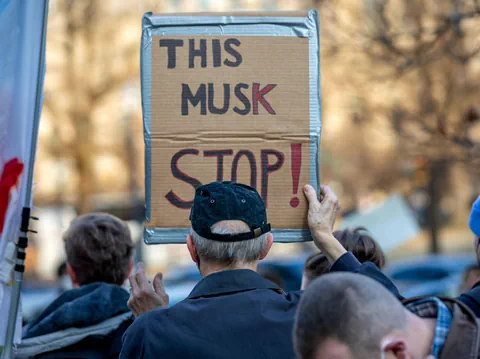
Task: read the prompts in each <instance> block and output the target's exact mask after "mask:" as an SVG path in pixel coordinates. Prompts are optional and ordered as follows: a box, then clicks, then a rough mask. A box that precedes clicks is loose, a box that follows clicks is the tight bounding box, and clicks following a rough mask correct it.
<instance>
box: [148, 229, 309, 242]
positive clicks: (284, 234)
mask: <svg viewBox="0 0 480 359" xmlns="http://www.w3.org/2000/svg"><path fill="white" fill-rule="evenodd" d="M189 234H190V229H187V228H145V230H144V233H143V235H144V240H145V244H175V243H185V240H186V238H187V236H188V235H189ZM272 234H273V238H274V239H275V242H280V243H291V242H306V241H311V240H312V237H311V236H310V231H308V230H307V229H273V230H272Z"/></svg>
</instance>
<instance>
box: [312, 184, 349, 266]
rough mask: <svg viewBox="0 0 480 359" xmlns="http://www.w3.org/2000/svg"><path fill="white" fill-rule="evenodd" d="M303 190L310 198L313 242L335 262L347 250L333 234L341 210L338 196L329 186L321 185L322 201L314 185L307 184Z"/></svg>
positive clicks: (330, 260) (331, 261)
mask: <svg viewBox="0 0 480 359" xmlns="http://www.w3.org/2000/svg"><path fill="white" fill-rule="evenodd" d="M303 191H304V193H305V197H306V198H307V200H308V227H309V228H310V233H311V235H312V238H313V242H314V243H315V245H316V246H317V247H318V249H320V250H321V251H322V252H323V253H325V255H326V256H327V258H328V260H329V262H330V263H332V264H333V263H335V261H336V260H337V259H339V258H340V257H341V256H342V255H343V254H345V252H346V250H345V248H344V247H343V246H342V245H341V244H340V242H339V241H337V239H336V238H335V237H334V236H333V234H332V231H333V226H334V225H335V220H336V218H337V214H338V212H339V211H340V204H339V202H338V198H337V196H336V195H335V193H334V192H333V191H332V190H331V189H330V187H328V186H322V187H321V194H320V201H319V200H318V197H317V192H315V190H314V189H313V187H312V186H310V185H306V186H305V187H304V188H303Z"/></svg>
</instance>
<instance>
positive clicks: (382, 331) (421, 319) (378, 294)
mask: <svg viewBox="0 0 480 359" xmlns="http://www.w3.org/2000/svg"><path fill="white" fill-rule="evenodd" d="M294 337H295V339H294V342H295V350H296V353H297V358H299V359H333V358H335V359H375V358H378V359H380V358H399V359H400V358H412V359H413V358H418V359H424V358H429V359H430V358H431V359H435V358H438V359H458V358H472V359H474V358H480V322H479V320H478V319H477V318H476V317H475V314H474V313H473V312H472V311H471V310H470V309H468V307H466V306H465V305H464V304H463V303H462V302H460V301H457V300H454V299H442V300H440V299H439V298H436V297H432V298H425V299H421V300H416V299H413V300H410V301H407V302H406V303H404V304H403V305H402V303H401V302H400V301H398V300H397V298H395V296H394V295H392V294H391V293H390V292H389V291H388V290H387V289H386V288H384V287H383V286H382V285H381V284H379V283H378V282H376V281H374V280H373V279H371V278H368V277H367V276H364V275H360V274H354V273H346V272H343V273H331V274H328V275H325V276H321V277H320V278H318V279H316V280H314V281H313V283H312V284H311V285H310V286H309V288H307V289H306V291H305V293H304V294H303V296H302V299H301V301H300V305H299V308H298V314H297V318H296V322H295V329H294Z"/></svg>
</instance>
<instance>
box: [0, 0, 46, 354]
mask: <svg viewBox="0 0 480 359" xmlns="http://www.w3.org/2000/svg"><path fill="white" fill-rule="evenodd" d="M48 2H49V0H44V6H43V20H42V37H41V44H40V60H39V63H38V73H37V88H36V95H35V111H34V118H33V129H32V138H31V143H30V158H29V163H28V168H27V172H26V173H25V174H26V177H27V180H26V184H25V185H26V194H25V202H24V207H23V210H22V222H21V226H20V237H19V239H18V243H17V251H16V252H17V260H16V263H15V268H14V277H13V288H12V297H11V303H10V311H9V313H8V325H7V334H6V337H5V347H4V351H3V358H4V359H11V358H13V340H14V336H15V326H16V322H17V313H18V305H19V302H20V289H21V287H22V282H23V272H24V271H25V256H26V254H25V250H26V248H27V246H28V232H31V231H30V230H29V221H30V218H34V217H31V216H30V205H31V202H32V186H33V170H34V164H35V151H36V147H37V138H38V126H39V124H40V116H41V111H42V99H43V81H41V79H42V77H43V72H44V70H45V47H46V41H47V21H48Z"/></svg>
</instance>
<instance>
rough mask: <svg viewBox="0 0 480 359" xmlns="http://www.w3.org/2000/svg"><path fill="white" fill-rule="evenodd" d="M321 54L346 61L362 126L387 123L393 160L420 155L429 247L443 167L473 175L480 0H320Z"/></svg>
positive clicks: (477, 150)
mask: <svg viewBox="0 0 480 359" xmlns="http://www.w3.org/2000/svg"><path fill="white" fill-rule="evenodd" d="M319 7H320V12H321V14H322V16H323V19H324V22H325V21H327V22H328V25H324V26H325V27H326V28H327V29H326V31H324V33H323V34H324V37H323V40H326V41H324V44H323V56H324V58H327V62H328V61H329V60H328V59H330V61H331V62H332V61H338V59H339V58H343V62H344V63H345V62H347V63H351V65H352V66H353V67H351V68H352V69H354V70H353V71H351V73H350V74H347V75H346V74H345V73H342V74H341V75H340V76H341V77H343V78H342V79H341V80H343V81H344V82H345V81H346V82H348V86H349V87H350V89H351V91H353V92H355V94H356V96H358V98H360V99H361V101H362V103H363V104H364V106H363V109H364V112H365V113H366V116H363V118H364V119H365V120H366V122H367V124H368V122H370V123H371V124H373V126H377V125H378V123H379V122H380V121H384V122H386V123H387V124H388V126H389V130H390V131H391V133H392V135H393V136H395V137H396V138H397V139H398V140H397V141H398V143H397V150H398V151H399V153H398V155H399V158H398V159H408V158H411V159H412V158H419V157H421V158H423V159H425V160H426V163H427V169H428V177H429V178H428V183H427V184H426V187H427V190H428V193H429V197H430V206H429V209H428V213H427V215H428V221H429V224H430V227H431V231H432V239H433V240H432V250H433V251H437V250H438V248H437V246H436V237H437V232H438V227H439V215H438V208H439V203H440V200H441V198H442V193H446V192H447V191H448V181H447V178H448V170H449V167H450V166H451V165H452V164H454V163H458V162H462V163H464V164H465V165H466V166H465V167H466V168H467V169H468V170H469V171H470V172H471V174H472V179H476V180H475V181H477V183H478V178H479V177H480V176H479V175H480V173H479V170H480V166H479V164H480V163H479V158H480V143H479V139H478V137H477V138H475V135H474V134H473V132H474V131H473V130H474V128H475V127H476V128H478V125H479V118H480V108H479V107H477V106H478V96H479V95H480V82H479V81H478V80H479V75H480V1H478V0H418V1H407V0H363V2H358V3H356V4H355V5H352V4H351V2H350V5H347V2H346V1H336V2H331V1H326V0H325V1H321V2H319ZM345 75H346V76H345Z"/></svg>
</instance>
